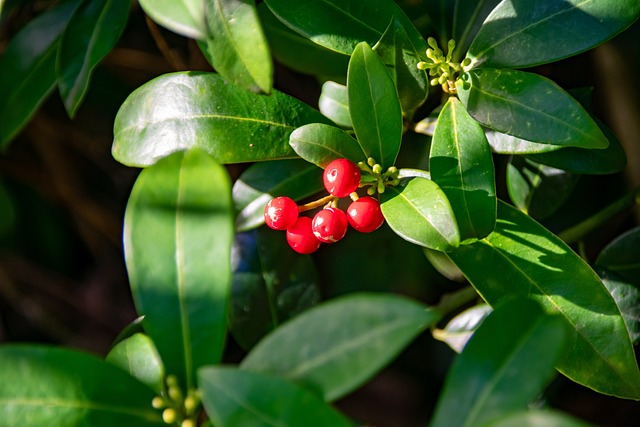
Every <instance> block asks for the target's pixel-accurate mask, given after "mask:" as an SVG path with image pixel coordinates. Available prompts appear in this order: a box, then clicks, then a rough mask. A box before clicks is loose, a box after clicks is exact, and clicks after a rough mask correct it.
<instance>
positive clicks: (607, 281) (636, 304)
mask: <svg viewBox="0 0 640 427" xmlns="http://www.w3.org/2000/svg"><path fill="white" fill-rule="evenodd" d="M596 271H597V272H598V275H599V276H600V279H601V280H602V283H604V285H605V286H606V287H607V290H608V291H609V293H610V294H611V296H612V297H613V299H614V300H615V302H616V304H618V308H619V309H620V313H621V314H622V318H623V319H624V323H625V324H626V325H627V330H628V331H629V337H630V338H631V342H632V343H633V344H638V343H639V342H640V284H639V283H638V279H639V276H635V278H634V279H629V278H628V277H623V276H620V275H618V274H616V273H612V272H611V271H608V270H606V269H604V268H602V267H596Z"/></svg>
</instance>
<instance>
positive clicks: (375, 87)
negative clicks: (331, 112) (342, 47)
mask: <svg viewBox="0 0 640 427" xmlns="http://www.w3.org/2000/svg"><path fill="white" fill-rule="evenodd" d="M347 91H348V94H349V112H350V113H351V122H352V123H353V130H354V131H355V133H356V137H357V138H358V142H359V143H360V146H361V147H362V150H363V151H364V152H365V154H366V155H367V157H373V158H374V159H375V160H376V162H378V163H379V164H380V166H382V167H383V168H385V169H386V168H388V167H389V166H393V163H394V162H395V160H396V157H397V155H398V151H400V143H401V142H402V110H401V107H400V101H399V100H398V93H397V92H396V87H395V83H394V82H393V80H392V79H391V76H390V75H389V73H388V72H387V69H386V67H385V65H384V63H383V62H382V60H381V59H380V57H379V56H378V55H377V54H376V53H375V52H374V51H373V50H372V49H371V48H370V47H369V45H368V44H366V43H364V42H363V43H360V44H359V45H358V46H357V48H356V49H355V50H354V51H353V55H352V56H351V61H349V72H348V74H347Z"/></svg>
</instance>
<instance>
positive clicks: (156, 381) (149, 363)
mask: <svg viewBox="0 0 640 427" xmlns="http://www.w3.org/2000/svg"><path fill="white" fill-rule="evenodd" d="M105 360H106V361H107V362H109V363H111V364H112V365H115V366H117V367H119V368H121V369H123V370H124V371H125V372H127V373H128V374H129V375H131V376H132V377H133V378H136V379H137V380H138V381H140V382H141V383H143V384H146V385H147V386H149V387H150V388H152V389H153V390H155V392H156V393H158V394H161V393H162V392H163V390H164V374H165V372H164V365H163V364H162V360H161V359H160V355H159V354H158V350H157V349H156V346H155V345H154V344H153V341H151V339H150V338H149V337H148V336H146V335H144V334H140V333H137V334H134V335H132V336H130V337H129V338H126V339H124V340H122V341H120V342H119V343H118V344H116V345H115V346H114V347H113V348H112V349H111V351H110V352H109V354H107V357H106V358H105Z"/></svg>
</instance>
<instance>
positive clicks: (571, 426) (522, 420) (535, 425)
mask: <svg viewBox="0 0 640 427" xmlns="http://www.w3.org/2000/svg"><path fill="white" fill-rule="evenodd" d="M542 426H544V427H590V426H591V424H586V423H584V422H582V421H580V420H577V419H574V418H571V417H569V416H568V415H565V414H563V413H560V412H554V411H548V410H545V411H540V410H537V411H519V412H514V413H513V414H509V415H507V416H505V417H501V418H499V419H496V420H494V421H490V422H488V423H485V424H482V426H481V427H542Z"/></svg>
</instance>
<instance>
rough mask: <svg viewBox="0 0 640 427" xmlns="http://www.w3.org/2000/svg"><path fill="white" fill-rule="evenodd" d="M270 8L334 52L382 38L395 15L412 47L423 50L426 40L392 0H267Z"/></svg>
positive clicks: (349, 53) (345, 51)
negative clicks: (301, 0)
mask: <svg viewBox="0 0 640 427" xmlns="http://www.w3.org/2000/svg"><path fill="white" fill-rule="evenodd" d="M265 3H267V6H269V9H271V11H272V12H273V13H274V15H276V16H277V17H278V19H280V20H281V21H282V22H284V23H285V24H286V25H287V26H288V27H290V28H292V29H293V30H295V31H296V32H298V33H300V34H302V35H303V36H305V37H306V38H308V39H309V40H311V41H313V42H314V43H317V44H319V45H321V46H324V47H326V48H328V49H331V50H334V51H336V52H340V53H343V54H345V55H351V54H352V52H353V51H354V49H355V48H356V46H357V45H358V43H360V42H363V41H364V42H367V43H368V44H370V45H374V44H375V43H377V42H378V40H380V38H382V34H384V32H385V30H386V28H387V26H388V25H389V20H390V19H391V17H393V16H395V17H396V19H398V20H399V21H400V22H401V24H402V26H403V27H404V29H405V31H406V33H407V35H408V37H409V40H410V43H411V44H412V46H413V50H415V51H416V52H420V53H422V52H425V51H426V50H427V43H426V42H425V41H424V39H423V38H422V36H421V35H420V33H419V32H418V30H417V29H416V28H415V27H414V25H413V24H412V23H411V21H410V20H409V18H407V15H405V14H404V12H403V11H402V9H400V7H398V5H397V4H396V3H395V2H394V1H393V0H377V1H376V2H375V3H373V4H372V2H370V1H369V0H306V1H305V2H300V1H298V0H266V1H265Z"/></svg>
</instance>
